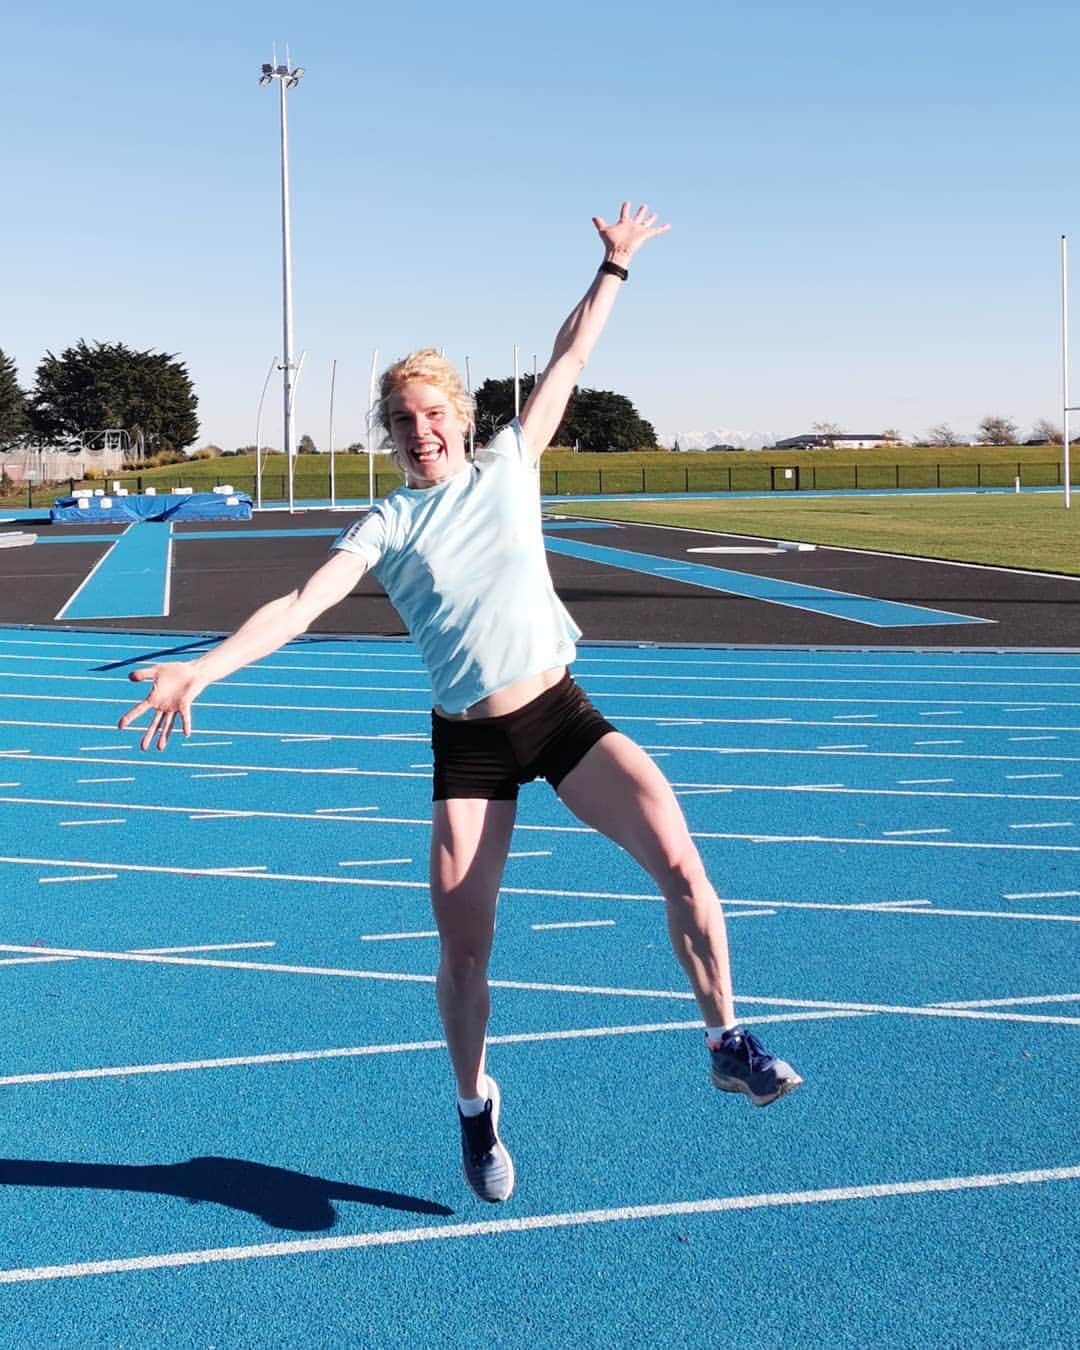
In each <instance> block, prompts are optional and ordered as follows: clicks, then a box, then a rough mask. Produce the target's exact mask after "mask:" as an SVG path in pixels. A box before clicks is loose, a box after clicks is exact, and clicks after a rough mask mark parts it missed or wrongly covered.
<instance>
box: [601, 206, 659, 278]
mask: <svg viewBox="0 0 1080 1350" xmlns="http://www.w3.org/2000/svg"><path fill="white" fill-rule="evenodd" d="M592 220H593V224H594V225H595V226H596V229H597V233H598V234H599V235H600V238H601V239H602V240H603V242H604V254H605V257H607V258H608V260H609V261H611V262H616V263H619V264H620V265H621V266H623V267H625V266H626V262H627V259H628V258H631V257H633V255H634V254H635V253H636V252H637V251H638V249H639V248H640V247H641V246H642V244H644V243H647V242H648V240H650V239H655V238H656V236H657V235H658V234H666V233H667V232H668V230H670V229H671V226H670V225H657V224H656V215H655V213H653V214H650V213H649V208H648V207H647V206H646V205H645V203H644V202H642V204H641V205H640V206H639V207H638V209H637V210H636V211H635V212H634V214H633V215H631V214H630V203H629V202H623V204H622V207H621V209H620V211H619V219H618V220H616V221H615V222H614V223H613V224H611V225H609V224H608V223H607V221H606V220H604V218H603V216H593V218H592Z"/></svg>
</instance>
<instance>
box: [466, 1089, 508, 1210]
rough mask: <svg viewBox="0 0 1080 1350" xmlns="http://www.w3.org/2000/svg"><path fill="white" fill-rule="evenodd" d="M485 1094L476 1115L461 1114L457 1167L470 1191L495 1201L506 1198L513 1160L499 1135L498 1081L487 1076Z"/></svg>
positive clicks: (482, 1198)
mask: <svg viewBox="0 0 1080 1350" xmlns="http://www.w3.org/2000/svg"><path fill="white" fill-rule="evenodd" d="M487 1086H488V1098H487V1101H486V1102H485V1104H484V1109H483V1111H481V1112H480V1114H479V1115H478V1116H463V1115H462V1114H461V1111H460V1110H459V1111H458V1121H459V1122H460V1124H461V1170H462V1171H463V1172H464V1173H465V1180H466V1181H467V1182H468V1183H469V1185H470V1187H471V1188H472V1190H473V1192H474V1194H476V1195H477V1196H479V1198H480V1199H481V1200H487V1201H489V1202H490V1203H491V1204H493V1205H494V1204H498V1203H499V1202H500V1201H502V1200H509V1199H510V1195H511V1193H512V1192H513V1189H514V1163H513V1159H512V1158H511V1157H510V1154H509V1153H507V1151H506V1149H505V1148H504V1146H503V1144H502V1141H501V1140H500V1139H499V1135H498V1129H499V1106H500V1099H499V1085H498V1083H496V1082H495V1079H494V1078H488V1080H487Z"/></svg>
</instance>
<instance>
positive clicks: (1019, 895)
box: [1003, 891, 1080, 900]
mask: <svg viewBox="0 0 1080 1350" xmlns="http://www.w3.org/2000/svg"><path fill="white" fill-rule="evenodd" d="M1074 896H1080V891H1013V892H1011V893H1009V894H1006V895H1005V896H1004V897H1003V898H1004V899H1005V900H1066V899H1070V898H1072V897H1074Z"/></svg>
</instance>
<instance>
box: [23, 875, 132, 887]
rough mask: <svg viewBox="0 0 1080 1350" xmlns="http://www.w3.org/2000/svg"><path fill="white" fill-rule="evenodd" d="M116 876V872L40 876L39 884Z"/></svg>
mask: <svg viewBox="0 0 1080 1350" xmlns="http://www.w3.org/2000/svg"><path fill="white" fill-rule="evenodd" d="M116 877H117V873H116V872H86V873H83V874H81V875H76V876H69V877H38V885H39V886H55V885H56V884H57V882H63V881H115V880H116Z"/></svg>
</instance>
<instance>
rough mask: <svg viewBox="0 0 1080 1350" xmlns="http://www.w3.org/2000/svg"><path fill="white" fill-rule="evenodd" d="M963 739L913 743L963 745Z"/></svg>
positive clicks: (914, 742)
mask: <svg viewBox="0 0 1080 1350" xmlns="http://www.w3.org/2000/svg"><path fill="white" fill-rule="evenodd" d="M963 744H964V742H963V741H912V745H963Z"/></svg>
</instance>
